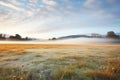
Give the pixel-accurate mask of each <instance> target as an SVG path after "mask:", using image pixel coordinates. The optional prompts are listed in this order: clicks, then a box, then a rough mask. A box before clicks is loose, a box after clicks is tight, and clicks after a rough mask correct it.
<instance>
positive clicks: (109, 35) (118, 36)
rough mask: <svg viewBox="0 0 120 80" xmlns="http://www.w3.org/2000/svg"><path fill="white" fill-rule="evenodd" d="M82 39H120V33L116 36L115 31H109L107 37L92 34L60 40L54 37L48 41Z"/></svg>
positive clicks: (63, 37) (70, 36)
mask: <svg viewBox="0 0 120 80" xmlns="http://www.w3.org/2000/svg"><path fill="white" fill-rule="evenodd" d="M80 37H86V38H110V39H120V33H119V34H116V33H115V32H114V31H108V32H107V33H106V35H101V34H98V33H92V34H91V35H89V36H88V35H68V36H62V37H58V38H56V37H53V38H49V39H48V40H59V39H70V38H80Z"/></svg>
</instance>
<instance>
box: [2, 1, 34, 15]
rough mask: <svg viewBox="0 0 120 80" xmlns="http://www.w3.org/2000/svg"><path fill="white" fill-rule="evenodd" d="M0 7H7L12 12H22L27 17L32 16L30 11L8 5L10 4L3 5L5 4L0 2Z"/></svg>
mask: <svg viewBox="0 0 120 80" xmlns="http://www.w3.org/2000/svg"><path fill="white" fill-rule="evenodd" d="M0 5H2V6H5V7H8V8H10V9H13V10H16V11H20V12H24V13H25V14H27V15H29V16H31V15H32V14H33V13H32V12H30V11H27V10H25V9H23V8H19V7H16V6H14V5H12V4H10V3H5V2H2V1H0Z"/></svg>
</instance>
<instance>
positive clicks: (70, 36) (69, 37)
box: [57, 35, 90, 39]
mask: <svg viewBox="0 0 120 80" xmlns="http://www.w3.org/2000/svg"><path fill="white" fill-rule="evenodd" d="M80 37H87V38H89V37H90V36H88V35H68V36H62V37H58V38H57V39H71V38H80Z"/></svg>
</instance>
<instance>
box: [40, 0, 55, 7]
mask: <svg viewBox="0 0 120 80" xmlns="http://www.w3.org/2000/svg"><path fill="white" fill-rule="evenodd" d="M42 1H43V3H44V4H47V5H50V6H56V5H57V2H55V1H53V0H42Z"/></svg>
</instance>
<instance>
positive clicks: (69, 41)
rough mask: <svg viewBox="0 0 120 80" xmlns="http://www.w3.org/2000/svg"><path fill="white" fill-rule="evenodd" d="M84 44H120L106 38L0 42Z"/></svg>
mask: <svg viewBox="0 0 120 80" xmlns="http://www.w3.org/2000/svg"><path fill="white" fill-rule="evenodd" d="M13 43H14V44H15V43H17V44H85V43H120V39H108V38H74V39H62V40H34V41H0V44H13Z"/></svg>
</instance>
